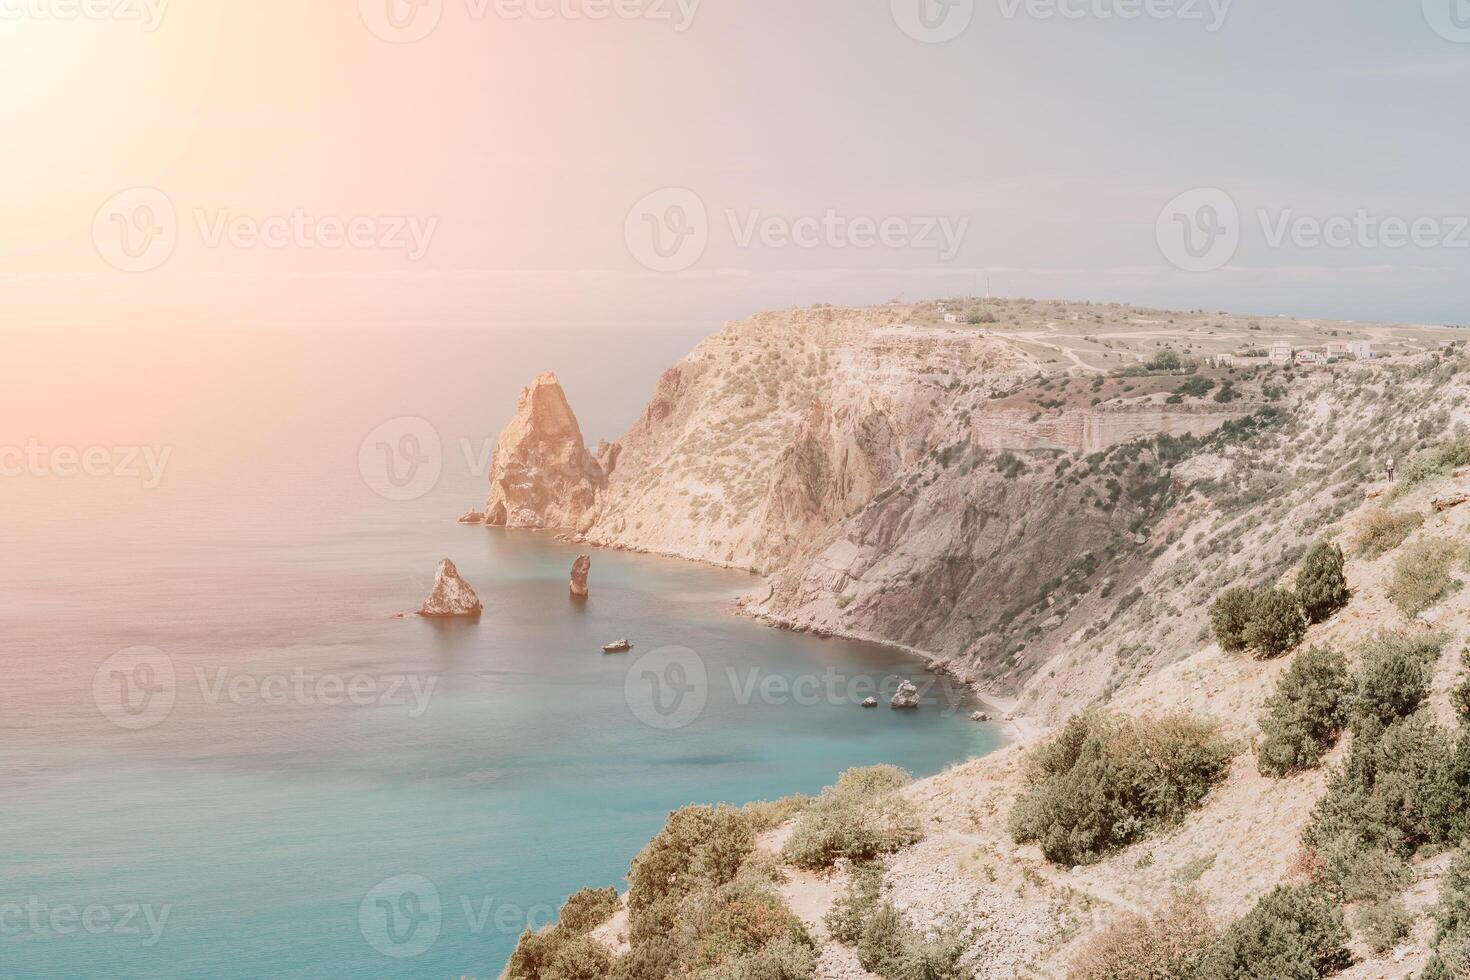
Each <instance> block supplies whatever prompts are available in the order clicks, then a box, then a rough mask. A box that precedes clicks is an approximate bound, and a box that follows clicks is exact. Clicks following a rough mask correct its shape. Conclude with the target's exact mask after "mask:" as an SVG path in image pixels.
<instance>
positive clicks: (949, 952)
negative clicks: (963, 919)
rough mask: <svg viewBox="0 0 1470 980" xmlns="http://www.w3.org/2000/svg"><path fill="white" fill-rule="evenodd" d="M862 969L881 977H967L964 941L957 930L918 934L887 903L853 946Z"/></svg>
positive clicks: (926, 979) (952, 979)
mask: <svg viewBox="0 0 1470 980" xmlns="http://www.w3.org/2000/svg"><path fill="white" fill-rule="evenodd" d="M855 949H856V951H857V956H858V962H860V963H861V964H862V965H863V969H865V970H868V971H869V972H871V973H876V974H877V975H878V976H880V977H883V978H884V980H970V977H972V976H973V971H970V972H967V971H965V970H964V969H963V968H962V967H961V966H960V961H961V959H962V958H963V956H964V953H965V949H966V943H965V940H964V937H963V935H962V934H961V933H960V932H959V930H957V929H954V928H945V929H942V930H940V931H939V932H938V933H935V934H933V935H925V934H921V933H919V932H918V931H916V930H915V929H914V928H912V927H911V926H910V925H909V924H908V923H907V922H905V921H904V918H903V916H902V915H901V914H900V913H899V911H898V910H897V909H895V908H894V907H893V905H892V904H891V903H889V902H884V903H883V904H882V905H880V906H879V907H878V908H877V909H876V910H875V911H874V912H873V914H872V915H871V916H870V917H869V918H868V921H867V923H866V925H865V927H864V929H863V934H862V936H861V937H860V938H859V939H858V941H857V945H856V947H855Z"/></svg>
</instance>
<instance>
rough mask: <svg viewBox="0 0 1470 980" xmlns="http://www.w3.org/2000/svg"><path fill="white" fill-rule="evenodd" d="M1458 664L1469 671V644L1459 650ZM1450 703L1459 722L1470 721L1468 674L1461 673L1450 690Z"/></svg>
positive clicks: (1469, 677) (1469, 675)
mask: <svg viewBox="0 0 1470 980" xmlns="http://www.w3.org/2000/svg"><path fill="white" fill-rule="evenodd" d="M1460 665H1461V666H1463V667H1464V668H1465V669H1466V670H1467V671H1470V646H1467V647H1465V648H1464V649H1463V650H1461V651H1460ZM1450 704H1451V705H1453V706H1454V709H1455V714H1456V715H1458V716H1459V718H1460V722H1461V724H1466V723H1470V674H1467V675H1462V676H1461V677H1460V683H1458V684H1456V685H1455V687H1454V688H1453V689H1452V690H1451V691H1450Z"/></svg>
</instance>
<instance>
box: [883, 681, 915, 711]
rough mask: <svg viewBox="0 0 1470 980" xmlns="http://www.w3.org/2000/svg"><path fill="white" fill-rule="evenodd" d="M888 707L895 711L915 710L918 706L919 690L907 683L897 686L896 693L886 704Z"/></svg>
mask: <svg viewBox="0 0 1470 980" xmlns="http://www.w3.org/2000/svg"><path fill="white" fill-rule="evenodd" d="M888 704H889V707H892V708H897V709H909V708H917V707H918V706H919V689H918V688H917V687H915V686H914V685H913V684H911V683H910V682H908V681H903V682H901V683H900V684H899V685H898V693H897V694H895V695H894V696H893V700H892V701H890V702H888Z"/></svg>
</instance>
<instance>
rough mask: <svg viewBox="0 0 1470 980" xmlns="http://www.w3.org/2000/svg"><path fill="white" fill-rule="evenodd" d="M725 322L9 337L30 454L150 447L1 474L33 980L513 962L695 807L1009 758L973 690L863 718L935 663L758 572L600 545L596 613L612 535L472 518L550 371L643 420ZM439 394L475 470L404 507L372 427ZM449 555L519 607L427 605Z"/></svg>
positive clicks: (11, 699) (439, 427)
mask: <svg viewBox="0 0 1470 980" xmlns="http://www.w3.org/2000/svg"><path fill="white" fill-rule="evenodd" d="M693 340H694V337H692V336H686V335H682V334H678V333H670V332H667V331H663V332H660V331H649V332H647V334H646V336H643V337H642V340H641V342H640V343H637V344H631V345H630V344H629V343H628V338H627V337H626V336H621V337H619V336H609V335H606V334H598V333H593V334H591V335H588V334H586V333H585V332H584V333H577V332H569V333H568V334H567V335H565V336H562V335H556V334H552V335H543V336H540V337H537V338H534V339H527V338H524V337H519V338H517V337H515V336H512V335H507V334H505V333H495V332H485V333H478V334H470V333H466V334H455V335H448V336H445V337H443V338H442V339H441V341H440V342H436V343H433V344H428V343H425V342H424V341H423V340H422V339H421V338H420V339H407V338H394V337H376V338H371V339H370V340H369V341H368V342H364V341H363V340H362V338H360V337H355V338H354V337H349V336H347V335H335V334H323V335H311V336H305V337H303V336H301V335H298V334H290V335H288V334H284V333H267V332H257V333H254V334H250V335H243V334H231V335H220V336H217V337H212V338H209V340H208V342H205V341H204V340H200V339H199V338H197V337H193V336H183V335H166V334H159V335H157V336H142V337H138V336H134V337H129V338H120V337H116V336H113V337H103V338H93V340H92V342H91V343H88V344H85V345H79V344H75V343H69V342H64V340H63V339H58V338H56V337H50V336H48V337H41V336H31V337H27V336H24V335H22V336H20V337H19V338H18V339H15V338H12V339H11V340H9V341H7V343H9V344H10V345H11V346H10V348H9V349H7V351H6V353H7V354H8V355H9V357H8V359H7V360H6V364H7V365H8V366H6V367H0V382H6V384H3V385H0V424H3V426H4V428H3V430H0V447H3V446H14V445H21V446H23V445H26V444H27V443H28V442H30V441H35V443H36V444H37V445H40V446H43V447H46V448H54V447H57V446H71V447H75V448H77V449H79V450H81V449H86V448H88V447H93V446H96V447H101V448H103V449H106V450H108V451H109V452H112V453H113V454H114V455H113V456H112V457H111V459H112V460H113V463H112V467H113V469H116V470H118V471H119V472H116V473H111V474H109V475H102V476H78V477H63V476H58V475H56V474H54V473H48V472H42V471H40V470H39V469H37V468H36V467H34V466H31V465H29V464H27V466H26V467H24V468H25V472H24V473H22V474H21V475H19V476H6V477H0V655H3V657H4V659H5V682H4V685H3V687H0V826H3V827H4V828H5V830H6V834H7V841H6V847H5V848H4V849H3V857H0V862H3V864H0V869H3V873H0V976H4V977H31V976H38V977H39V976H109V977H242V978H243V977H250V978H258V977H450V978H454V977H461V976H470V977H493V976H495V975H496V974H497V973H498V972H499V970H500V969H501V967H502V966H503V965H504V962H505V959H506V957H507V955H508V954H509V952H510V950H511V949H512V948H513V946H514V943H515V939H516V936H517V934H518V933H519V932H520V930H521V929H523V928H524V927H525V926H526V924H527V923H528V921H529V922H530V923H531V924H533V925H536V924H541V923H543V922H545V921H546V920H547V919H548V918H549V917H550V916H551V914H552V911H553V910H554V908H555V907H556V906H557V905H558V904H559V903H560V901H561V900H562V899H564V898H565V897H566V896H567V895H568V894H570V893H571V892H572V891H574V890H576V889H577V888H579V887H582V886H586V885H598V886H602V885H618V886H622V884H623V881H622V879H623V875H624V874H625V872H626V870H627V865H628V862H629V860H630V859H631V858H632V857H633V855H634V854H636V853H637V851H638V849H639V848H640V847H641V846H642V845H643V844H644V843H645V842H646V841H647V840H648V838H649V837H650V836H652V835H653V834H654V833H655V832H656V831H657V830H658V828H659V827H660V825H661V824H662V822H663V820H664V818H665V816H666V815H667V812H668V811H669V810H670V809H672V808H675V807H678V806H680V805H683V804H685V803H689V802H696V801H697V802H714V801H727V802H732V803H742V802H745V801H749V800H754V799H762V798H774V797H777V796H781V795H785V794H788V793H793V792H815V791H816V790H818V789H820V788H821V787H822V786H823V785H824V784H826V783H829V782H831V781H832V779H833V777H834V776H835V775H836V774H837V773H838V772H840V771H841V770H843V769H845V768H847V767H850V766H854V765H868V764H873V763H877V762H891V763H896V764H898V765H901V766H904V767H906V768H908V769H910V770H912V771H914V772H915V773H916V774H921V775H923V774H929V773H933V772H936V771H938V770H939V769H941V768H943V767H944V766H945V765H947V764H949V763H951V762H954V761H956V760H959V759H962V758H965V757H967V756H970V755H975V754H981V753H984V752H987V751H990V750H991V749H993V748H994V747H995V746H996V745H997V744H998V738H997V734H996V732H995V731H994V730H993V729H991V728H989V727H987V726H977V725H974V724H972V723H970V722H969V721H968V720H967V715H968V712H969V710H970V707H969V706H967V705H953V706H951V707H950V708H949V710H946V706H944V705H934V706H931V707H928V708H926V709H924V710H922V711H920V712H918V713H900V712H894V711H890V710H888V709H887V708H886V707H885V708H882V709H880V710H878V711H864V710H862V709H861V708H859V707H858V706H857V703H856V702H858V701H860V700H861V699H862V697H864V696H866V695H867V694H868V693H871V692H872V690H873V689H875V688H881V689H883V690H886V691H890V692H891V690H892V688H893V687H894V685H896V683H897V678H899V677H909V678H913V679H915V680H919V681H924V680H927V676H926V675H924V674H923V673H922V672H921V671H919V670H918V669H917V667H916V665H915V664H914V663H913V662H912V661H911V660H909V659H907V658H905V657H903V656H901V655H898V654H896V653H894V652H892V651H889V650H887V649H885V648H881V647H877V646H872V645H868V644H860V643H851V642H845V641H838V640H829V641H822V640H818V639H815V638H812V637H806V636H800V635H794V634H788V633H781V632H777V631H773V630H770V629H767V628H765V627H763V626H761V625H759V624H756V623H752V622H749V621H746V620H744V619H741V618H739V617H737V616H735V615H733V614H732V612H731V601H732V599H733V598H734V597H735V596H737V595H739V594H741V592H743V591H745V590H747V589H750V588H752V587H753V586H754V585H755V584H756V580H755V579H753V578H752V577H750V576H748V575H744V574H742V573H736V572H730V571H724V570H718V569H710V568H705V567H702V566H698V565H694V564H689V563H685V562H679V561H674V560H666V559H661V558H652V557H647V556H639V555H629V554H620V553H615V552H595V553H594V554H593V570H592V581H591V584H592V590H593V593H592V597H591V599H590V600H589V601H587V602H586V603H584V604H577V603H573V602H571V601H569V599H568V598H567V595H566V581H567V575H568V571H569V569H570V566H571V564H572V561H573V559H574V558H575V557H576V555H577V554H578V549H577V548H575V547H573V546H570V545H565V544H563V543H560V542H557V541H556V540H554V538H552V537H551V536H548V535H540V534H518V533H504V532H496V531H490V530H487V529H484V528H476V527H461V526H457V525H455V524H454V523H453V519H454V517H456V516H457V515H458V514H459V513H460V512H461V511H463V510H464V509H465V507H466V506H467V505H469V504H471V503H475V502H478V501H479V500H480V499H481V498H482V497H483V495H484V484H483V480H484V474H483V472H481V471H479V467H478V465H477V462H478V460H479V459H481V458H483V453H484V449H485V441H486V439H487V438H493V436H494V433H495V432H496V431H498V429H499V427H500V425H502V424H503V423H504V421H505V420H506V418H507V417H508V415H509V413H510V411H511V410H512V409H513V406H514V399H515V394H516V390H517V388H518V386H519V385H520V384H522V383H524V382H525V381H528V380H529V379H530V378H531V377H532V376H534V375H535V374H536V373H537V372H539V371H541V370H544V369H546V368H557V369H559V370H560V371H561V373H562V375H563V379H564V380H565V381H567V383H568V389H569V394H570V395H571V397H572V398H573V402H574V407H575V408H576V409H577V411H578V413H579V415H581V416H582V418H583V424H584V428H585V429H586V430H587V436H588V439H589V440H595V439H596V438H597V437H598V436H601V435H607V436H615V435H616V434H618V432H620V431H621V430H622V429H623V428H624V427H626V425H627V424H628V423H629V422H631V421H632V418H633V417H634V415H635V414H636V412H637V410H638V408H639V407H640V406H641V403H642V402H643V400H644V399H645V398H646V397H647V394H648V392H649V391H650V390H651V388H652V384H653V381H654V379H656V377H657V375H658V373H659V371H661V370H662V369H663V368H664V367H665V366H667V364H668V363H671V362H672V361H673V360H674V359H675V358H676V357H677V356H678V354H679V353H681V352H682V351H683V350H684V349H686V348H687V347H689V346H691V345H692V343H693ZM559 361H569V362H574V363H573V364H572V365H571V367H573V368H574V367H577V366H579V365H580V366H581V368H582V372H583V373H581V374H578V373H576V372H575V371H573V370H570V369H569V367H568V365H564V364H562V363H558V362H559ZM589 364H592V365H596V366H597V368H596V369H595V370H594V369H593V368H591V367H588V365H589ZM600 378H612V379H615V381H609V382H600V381H599V379H600ZM410 415H411V416H413V417H415V418H422V419H424V420H426V421H428V422H429V423H430V425H431V426H432V428H433V429H434V431H435V435H436V437H437V438H438V440H439V444H440V446H439V449H438V450H437V454H436V459H437V468H438V469H439V470H440V475H439V477H438V478H437V479H436V480H434V481H433V483H432V485H431V486H429V487H428V488H427V489H425V490H424V491H423V492H422V493H421V494H417V493H416V495H415V496H414V497H413V498H412V499H408V500H390V499H386V498H384V497H383V496H381V495H380V494H377V493H375V492H374V491H373V490H371V489H370V488H369V483H370V482H371V481H370V480H368V479H364V474H363V472H362V467H361V465H360V461H359V459H360V453H359V450H360V449H361V448H362V441H363V439H364V438H365V437H366V436H367V435H368V433H370V432H372V431H373V430H374V429H375V428H376V427H378V426H380V425H381V424H382V423H384V422H385V421H387V420H390V419H394V418H397V417H400V416H410ZM131 446H140V447H151V448H152V449H153V450H154V451H155V453H157V452H158V451H161V450H162V449H165V448H167V449H168V450H169V453H170V455H169V457H168V463H167V465H166V467H164V468H163V470H162V475H161V479H159V480H158V481H157V485H156V486H147V485H145V484H146V483H148V482H150V481H148V480H147V478H146V475H139V476H130V475H128V474H127V473H125V472H121V471H122V470H123V469H124V467H123V466H122V463H123V457H124V455H125V453H126V451H127V450H128V448H129V447H131ZM99 458H100V457H99ZM0 462H4V460H3V459H0ZM138 466H139V467H140V468H141V467H142V464H141V463H140V464H138ZM369 476H371V474H369ZM443 557H450V558H453V559H454V560H455V562H456V563H457V564H458V566H459V568H460V570H461V572H462V574H463V575H464V576H465V578H466V579H467V580H468V581H469V582H470V583H471V584H472V585H473V586H474V587H475V588H476V589H477V591H478V592H479V594H480V596H481V598H482V599H483V600H484V602H485V604H486V613H485V615H484V617H483V618H482V619H481V620H480V621H479V622H478V623H447V624H445V623H431V622H426V621H423V620H421V619H418V618H415V617H410V618H398V617H397V614H399V613H402V612H405V611H410V610H412V609H414V608H416V607H417V605H418V603H419V602H420V601H422V599H423V597H424V595H426V594H427V592H428V589H429V587H430V585H431V584H432V579H433V571H434V567H435V565H436V563H437V562H438V560H439V559H440V558H443ZM624 636H626V637H628V638H629V639H631V640H633V642H634V643H635V644H636V649H635V650H634V651H633V652H632V653H631V654H625V655H621V656H605V655H604V654H602V653H601V651H600V646H601V645H602V644H603V643H605V642H607V641H609V640H612V639H616V638H620V637H624ZM665 648H677V649H674V650H672V651H666V650H665ZM655 651H664V652H659V653H658V654H656V655H655V656H653V657H652V658H649V659H644V658H645V655H648V654H651V653H654V652H655ZM880 696H881V695H880Z"/></svg>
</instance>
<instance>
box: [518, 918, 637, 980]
mask: <svg viewBox="0 0 1470 980" xmlns="http://www.w3.org/2000/svg"><path fill="white" fill-rule="evenodd" d="M611 967H612V954H611V953H609V952H608V949H607V947H606V946H604V945H602V943H599V942H598V941H597V940H595V939H592V938H591V937H589V936H584V935H578V934H577V933H574V932H570V931H568V930H566V929H560V928H553V929H548V930H546V931H545V932H540V933H535V932H531V931H530V930H529V929H528V930H526V931H525V932H524V933H522V934H521V938H520V941H519V942H518V943H517V944H516V948H515V952H514V953H512V954H511V957H510V963H509V964H507V965H506V968H505V980H602V978H603V977H606V976H607V975H608V971H609V970H610V969H611Z"/></svg>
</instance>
